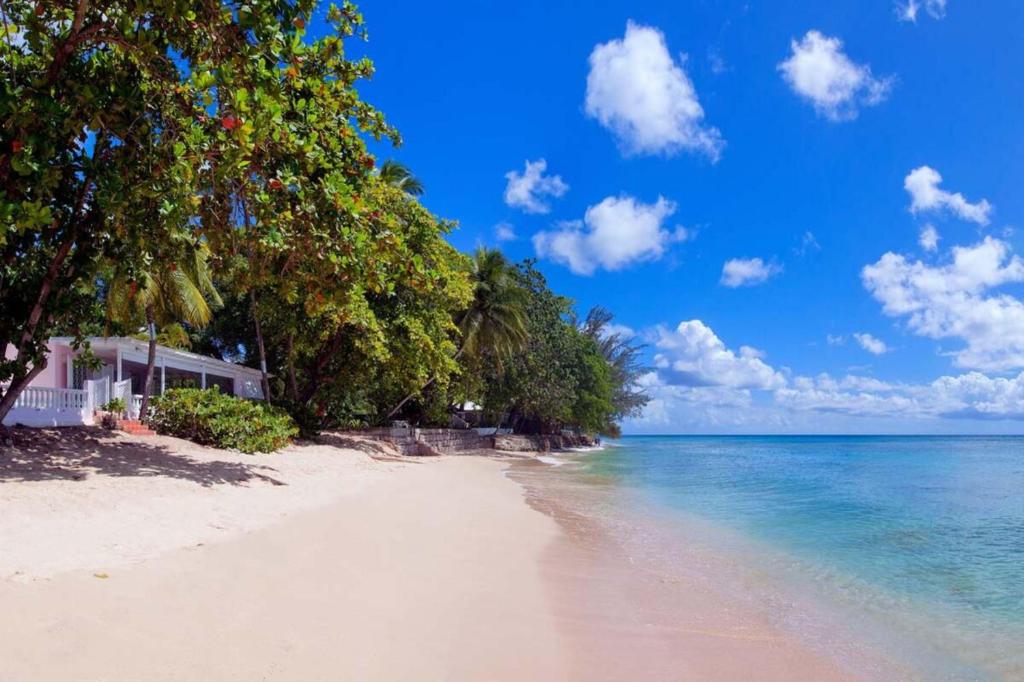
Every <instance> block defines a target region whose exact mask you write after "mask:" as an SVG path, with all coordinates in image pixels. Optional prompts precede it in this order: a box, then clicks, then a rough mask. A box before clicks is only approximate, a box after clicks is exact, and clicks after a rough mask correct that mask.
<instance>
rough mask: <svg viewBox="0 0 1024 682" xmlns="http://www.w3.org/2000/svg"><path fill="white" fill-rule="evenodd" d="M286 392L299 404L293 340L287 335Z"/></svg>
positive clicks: (290, 335) (291, 336)
mask: <svg viewBox="0 0 1024 682" xmlns="http://www.w3.org/2000/svg"><path fill="white" fill-rule="evenodd" d="M287 350H288V392H289V393H290V394H291V399H292V400H293V401H295V402H299V382H298V381H296V380H295V339H294V338H293V335H292V334H289V335H288V348H287Z"/></svg>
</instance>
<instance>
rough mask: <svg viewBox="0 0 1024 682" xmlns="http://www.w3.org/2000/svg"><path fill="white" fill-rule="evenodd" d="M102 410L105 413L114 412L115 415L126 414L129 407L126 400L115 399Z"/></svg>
mask: <svg viewBox="0 0 1024 682" xmlns="http://www.w3.org/2000/svg"><path fill="white" fill-rule="evenodd" d="M100 409H101V410H103V411H104V412H112V413H113V414H124V412H125V410H127V409H128V407H127V406H126V405H125V404H124V398H113V399H111V401H110V402H108V403H107V404H106V405H103V406H102V407H101V408H100Z"/></svg>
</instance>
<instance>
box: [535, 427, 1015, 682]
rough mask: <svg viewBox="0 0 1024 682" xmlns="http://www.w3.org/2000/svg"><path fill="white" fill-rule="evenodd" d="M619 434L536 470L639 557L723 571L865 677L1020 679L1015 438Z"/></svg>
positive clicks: (784, 622)
mask: <svg viewBox="0 0 1024 682" xmlns="http://www.w3.org/2000/svg"><path fill="white" fill-rule="evenodd" d="M611 445H612V447H608V448H606V449H604V450H601V451H599V452H589V453H565V454H563V455H558V456H557V460H558V461H559V462H560V463H562V464H564V465H565V466H560V467H557V468H555V467H548V473H547V474H546V475H547V476H548V477H549V478H551V477H557V478H558V479H559V480H560V482H561V485H562V488H561V490H562V494H563V496H565V497H567V498H569V499H568V500H566V502H568V503H570V504H577V505H581V506H582V507H585V509H584V508H581V511H583V512H584V513H587V514H591V515H597V516H600V517H602V518H604V519H605V521H606V522H607V523H608V524H609V525H610V527H613V528H616V527H617V528H618V529H619V531H620V532H621V540H622V543H623V545H624V546H626V547H627V548H628V550H629V551H630V552H631V554H634V555H635V556H636V557H638V559H639V560H642V561H647V562H649V563H651V564H652V565H655V564H659V565H660V566H661V567H662V568H663V569H665V570H674V569H679V570H682V569H683V564H686V568H687V570H691V569H692V568H693V566H694V564H695V562H696V563H699V564H701V565H702V566H704V568H705V569H708V567H712V570H713V571H714V572H715V573H718V574H724V573H730V574H731V577H730V580H731V581H732V584H733V586H734V589H735V590H738V591H740V592H743V593H744V596H745V597H746V598H748V599H750V600H753V601H754V602H756V603H757V604H758V605H760V606H761V607H762V608H766V609H770V610H771V611H772V612H773V613H774V614H775V615H776V619H777V621H778V624H779V625H780V626H782V627H784V628H789V629H791V630H794V631H796V632H797V634H799V635H800V636H801V637H804V638H806V639H808V640H810V641H812V642H814V643H815V644H816V645H817V646H818V647H819V648H822V649H824V650H828V651H829V652H831V653H832V654H834V655H836V656H837V657H840V658H843V659H845V662H846V663H848V664H849V666H850V667H852V668H854V669H858V668H859V669H860V670H861V671H862V672H863V671H865V670H869V669H870V670H874V671H875V673H876V675H874V676H879V677H882V678H884V677H888V676H889V675H886V674H883V673H879V672H878V671H880V670H883V669H884V670H890V671H891V670H893V669H898V670H900V671H901V673H900V677H906V678H912V679H949V680H960V679H964V680H972V679H1006V680H1016V679H1024V439H1022V438H1007V437H1001V438H960V437H954V438H950V437H942V438H923V437H758V438H753V437H731V438H720V437H716V438H711V437H631V438H630V437H627V438H624V439H622V440H620V441H616V442H614V443H612V444H611ZM570 482H571V483H572V484H573V487H572V488H571V490H573V491H585V494H575V492H574V493H572V494H566V491H567V490H570V488H567V487H566V484H567V483H570ZM837 628H841V629H842V631H843V633H842V635H837ZM868 651H870V652H872V653H870V654H869V653H867V652H868ZM883 659H884V660H885V661H886V662H887V663H885V664H883V663H880V662H879V661H880V660H883ZM890 664H891V665H893V666H895V668H891V667H886V666H888V665H890Z"/></svg>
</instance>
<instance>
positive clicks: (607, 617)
mask: <svg viewBox="0 0 1024 682" xmlns="http://www.w3.org/2000/svg"><path fill="white" fill-rule="evenodd" d="M556 466H557V465H556ZM551 467H552V465H551V464H550V463H538V462H521V463H517V464H515V465H513V467H512V473H511V477H512V478H513V479H514V480H516V481H518V482H519V483H520V484H521V485H522V486H523V488H524V490H525V491H526V496H527V497H526V501H527V503H528V504H529V505H530V506H531V507H532V508H534V509H536V510H537V511H540V512H542V513H544V514H545V515H547V516H549V517H551V518H552V519H554V520H555V521H556V522H557V523H558V524H559V527H560V528H561V530H562V534H561V535H560V537H559V538H558V539H557V540H556V541H555V542H554V543H552V544H551V545H550V546H549V547H548V549H547V550H546V552H545V556H544V568H545V576H546V579H547V581H548V587H549V591H550V594H551V601H552V606H553V608H554V610H555V613H556V615H557V616H558V620H559V624H560V628H561V631H562V633H563V635H564V636H565V638H566V640H567V642H568V645H569V648H570V650H571V651H572V664H573V673H574V677H573V678H574V679H581V680H584V679H586V680H592V679H599V680H617V679H630V678H632V679H645V680H646V679H652V680H668V679H671V680H702V681H703V680H740V679H758V680H779V681H789V680H795V679H813V680H856V679H873V676H872V677H868V676H866V675H864V674H862V673H861V671H854V670H852V669H849V668H848V667H845V666H843V665H841V664H840V661H839V660H838V659H836V658H835V657H832V656H828V655H823V654H822V653H821V652H819V651H817V650H815V649H814V648H813V647H812V646H810V645H809V643H808V642H805V641H802V640H801V639H800V638H799V637H796V636H794V635H793V633H790V632H787V631H785V630H782V629H780V628H778V627H776V626H775V625H774V624H773V623H772V622H770V620H769V618H768V617H767V614H766V613H765V612H764V611H763V610H761V609H760V608H757V607H756V606H755V605H752V604H750V603H748V602H746V601H744V600H742V599H735V598H732V597H735V596H736V595H730V594H729V589H730V588H731V586H729V587H725V586H724V585H722V584H716V582H715V581H714V580H712V581H710V582H709V580H708V579H709V576H708V574H707V573H706V572H705V571H704V570H703V568H697V569H696V570H693V569H694V567H689V568H690V569H691V570H690V571H689V572H688V573H687V572H667V571H662V570H660V569H659V568H658V567H656V566H654V565H653V564H651V563H649V562H647V561H645V560H644V558H643V557H640V556H636V555H633V554H631V552H630V550H629V549H628V548H627V547H625V546H623V545H622V544H621V542H620V541H619V540H618V539H617V538H616V537H615V534H614V532H613V531H612V529H611V528H610V527H609V526H608V525H607V519H603V518H599V517H598V515H596V514H591V513H588V512H587V511H581V509H580V507H579V506H578V505H573V504H567V503H565V502H564V499H565V497H567V496H568V497H571V496H572V493H571V492H569V491H567V490H566V489H565V488H562V487H552V486H550V485H549V481H545V480H543V477H544V475H545V473H546V470H547V469H548V468H551ZM536 474H539V475H540V477H541V480H538V479H537V476H536ZM578 485H580V486H581V487H586V486H588V485H590V484H588V483H579V484H578ZM691 559H694V560H695V559H697V557H696V556H694V557H691Z"/></svg>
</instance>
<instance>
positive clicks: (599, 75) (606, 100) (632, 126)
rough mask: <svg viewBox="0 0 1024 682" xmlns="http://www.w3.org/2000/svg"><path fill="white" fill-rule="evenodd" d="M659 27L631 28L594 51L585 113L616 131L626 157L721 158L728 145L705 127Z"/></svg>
mask: <svg viewBox="0 0 1024 682" xmlns="http://www.w3.org/2000/svg"><path fill="white" fill-rule="evenodd" d="M683 61H685V57H684V58H683V59H682V60H681V61H680V63H676V61H675V60H674V59H673V58H672V55H670V54H669V51H668V47H667V45H666V44H665V36H664V34H662V32H661V31H659V30H658V29H657V28H653V27H650V26H641V25H639V24H635V23H633V22H632V21H630V22H628V23H627V24H626V35H625V37H624V38H622V39H621V40H611V41H609V42H607V43H601V44H599V45H597V46H596V47H595V48H594V50H593V51H592V52H591V53H590V73H589V74H588V75H587V95H586V112H587V115H588V116H591V117H593V118H595V119H597V120H598V121H599V122H600V123H601V125H603V126H604V127H605V128H608V129H609V130H611V131H612V132H613V133H614V134H615V136H616V138H617V139H618V141H619V145H620V148H621V149H622V151H623V152H624V153H626V154H674V153H676V152H679V151H680V150H688V151H696V152H701V153H703V154H706V155H707V156H708V157H709V158H711V160H713V161H716V160H718V158H719V156H720V155H721V151H722V147H723V146H724V144H725V143H724V141H723V140H722V135H721V133H719V132H718V130H717V129H716V128H713V127H710V126H704V125H703V124H702V122H703V119H704V109H703V108H702V107H701V105H700V101H699V100H698V98H697V91H696V90H695V89H694V87H693V83H692V82H691V81H690V79H689V77H688V76H687V75H686V72H685V71H684V70H683V68H682V63H683Z"/></svg>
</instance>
